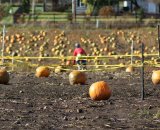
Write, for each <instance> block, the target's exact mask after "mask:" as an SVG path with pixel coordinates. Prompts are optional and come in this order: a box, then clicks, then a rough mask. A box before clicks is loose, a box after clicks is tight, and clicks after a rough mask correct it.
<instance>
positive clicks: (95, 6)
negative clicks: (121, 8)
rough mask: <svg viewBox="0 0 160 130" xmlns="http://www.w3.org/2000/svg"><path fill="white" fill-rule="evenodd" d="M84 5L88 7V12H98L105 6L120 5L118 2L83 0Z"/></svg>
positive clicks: (113, 0) (114, 0) (116, 0)
mask: <svg viewBox="0 0 160 130" xmlns="http://www.w3.org/2000/svg"><path fill="white" fill-rule="evenodd" d="M82 2H83V3H84V4H86V5H87V12H88V13H92V12H93V11H95V10H96V12H97V11H98V10H99V9H100V8H101V7H103V6H107V5H108V6H113V5H115V4H117V3H118V0H82Z"/></svg>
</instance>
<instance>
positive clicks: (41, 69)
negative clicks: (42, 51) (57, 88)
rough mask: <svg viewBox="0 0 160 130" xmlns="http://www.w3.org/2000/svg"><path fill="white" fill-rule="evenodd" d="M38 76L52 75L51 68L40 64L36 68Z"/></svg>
mask: <svg viewBox="0 0 160 130" xmlns="http://www.w3.org/2000/svg"><path fill="white" fill-rule="evenodd" d="M35 75H36V77H48V76H49V75H50V70H49V68H48V67H46V66H40V67H38V68H37V69H36V74H35Z"/></svg>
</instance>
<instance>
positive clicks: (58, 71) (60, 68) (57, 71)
mask: <svg viewBox="0 0 160 130" xmlns="http://www.w3.org/2000/svg"><path fill="white" fill-rule="evenodd" d="M63 71H64V70H63V66H57V67H56V68H55V70H54V72H55V73H60V72H63Z"/></svg>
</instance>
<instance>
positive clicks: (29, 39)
mask: <svg viewBox="0 0 160 130" xmlns="http://www.w3.org/2000/svg"><path fill="white" fill-rule="evenodd" d="M49 35H50V34H48V32H46V31H42V30H41V31H39V32H38V31H37V32H36V33H34V32H29V33H15V34H12V35H8V36H6V37H5V43H6V48H5V53H6V54H7V55H11V54H12V53H13V52H14V54H15V55H18V56H31V55H32V56H37V54H38V56H40V57H42V56H44V57H46V56H59V55H60V56H65V55H70V54H72V53H73V48H74V46H73V44H74V43H73V42H71V40H69V37H67V36H66V33H65V32H64V31H62V32H60V33H58V34H56V35H54V36H53V35H51V38H50V37H49ZM95 37H96V42H95V41H94V40H93V39H92V40H91V39H90V38H85V37H81V36H80V41H81V43H82V46H83V47H84V48H85V49H86V50H87V51H88V52H87V54H88V55H92V56H93V55H99V56H101V55H106V54H108V55H114V54H118V53H119V52H118V51H119V47H120V48H121V50H122V49H123V50H124V51H126V52H128V51H129V50H130V47H129V48H127V46H130V44H131V41H132V40H134V42H135V46H137V49H136V50H134V54H140V51H139V49H138V46H139V43H140V42H141V39H142V38H143V37H142V38H140V36H138V35H137V34H136V33H135V32H128V33H126V32H124V31H117V32H114V33H110V34H107V36H106V35H102V34H99V35H98V36H95ZM0 40H1V41H2V36H0ZM77 40H78V39H77ZM124 43H125V44H124ZM88 48H89V49H88ZM125 49H126V50H125ZM34 51H35V53H33V52H34ZM36 51H38V53H37V52H36ZM145 51H146V52H148V53H153V52H155V51H156V48H155V47H154V46H153V47H152V48H149V47H145Z"/></svg>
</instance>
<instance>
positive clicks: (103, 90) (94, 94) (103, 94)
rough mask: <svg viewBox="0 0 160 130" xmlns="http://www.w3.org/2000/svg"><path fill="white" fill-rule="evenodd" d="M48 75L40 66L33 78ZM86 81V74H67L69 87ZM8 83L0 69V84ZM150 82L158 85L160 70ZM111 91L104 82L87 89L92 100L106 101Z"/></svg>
mask: <svg viewBox="0 0 160 130" xmlns="http://www.w3.org/2000/svg"><path fill="white" fill-rule="evenodd" d="M132 71H133V67H132V66H130V67H128V68H127V69H126V72H132ZM49 75H50V70H49V68H48V67H46V66H40V67H38V68H37V69H36V73H35V76H36V77H38V78H40V77H48V76H49ZM86 80H87V77H86V74H85V73H84V72H81V71H78V70H73V71H72V72H71V73H70V74H69V82H70V84H71V85H74V84H85V83H86ZM8 82H9V73H8V72H7V70H6V69H5V68H1V69H0V84H8ZM152 82H153V84H154V85H157V84H160V70H158V71H153V74H152ZM111 93H112V91H111V89H110V87H109V86H108V84H107V83H106V82H104V81H98V82H95V83H93V84H92V85H91V86H90V88H89V95H90V97H91V99H92V100H97V101H99V100H107V99H109V98H110V96H111Z"/></svg>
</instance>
